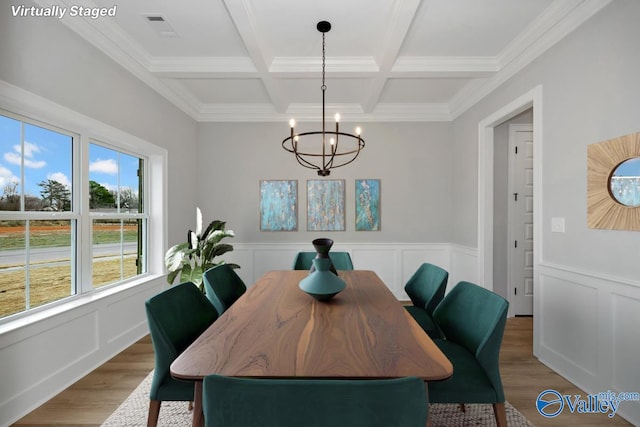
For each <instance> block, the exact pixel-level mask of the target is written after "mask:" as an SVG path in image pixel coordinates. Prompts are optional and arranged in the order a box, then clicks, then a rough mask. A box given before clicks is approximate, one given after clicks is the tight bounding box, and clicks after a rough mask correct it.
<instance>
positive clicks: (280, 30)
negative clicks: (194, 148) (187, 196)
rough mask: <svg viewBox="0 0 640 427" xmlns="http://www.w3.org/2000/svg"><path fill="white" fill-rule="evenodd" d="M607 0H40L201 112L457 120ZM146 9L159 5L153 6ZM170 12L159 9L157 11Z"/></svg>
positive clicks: (205, 116)
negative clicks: (327, 25) (106, 12)
mask: <svg viewBox="0 0 640 427" xmlns="http://www.w3.org/2000/svg"><path fill="white" fill-rule="evenodd" d="M609 1H610V0H322V1H312V0H181V1H176V0H129V1H118V2H115V1H114V0H93V3H92V2H90V1H81V2H78V1H75V2H71V0H64V1H62V2H61V1H58V0H56V1H53V0H37V3H38V4H39V5H40V6H50V5H53V4H57V5H61V4H62V5H65V3H68V4H67V5H68V6H71V5H74V4H75V5H77V4H82V5H85V6H91V7H113V5H114V4H115V5H117V12H116V16H115V17H113V18H99V19H90V18H78V17H75V18H74V17H65V18H63V19H62V21H63V22H64V23H65V24H66V25H68V26H69V27H70V28H72V29H73V30H74V31H76V32H78V33H79V34H80V35H81V36H82V37H84V38H85V39H87V40H88V41H89V42H91V43H92V44H94V45H95V46H96V47H98V48H99V49H101V50H102V51H103V52H105V53H106V54H107V55H109V56H110V57H111V58H113V59H114V60H115V61H117V62H118V63H120V64H121V65H122V66H123V67H125V68H126V69H127V70H129V71H130V72H132V73H133V74H134V75H136V76H137V77H138V78H140V79H141V80H142V81H144V82H145V83H146V84H148V85H149V86H151V87H152V88H153V89H155V90H156V91H158V92H159V93H160V94H162V95H163V96H164V97H166V98H167V99H168V100H169V101H171V102H173V103H174V104H175V105H177V106H178V107H179V108H181V109H182V110H184V111H185V112H186V113H187V114H189V115H190V116H192V117H193V118H194V119H196V120H198V121H273V120H279V121H288V119H289V118H290V117H295V118H296V119H297V120H299V121H304V120H310V121H317V120H319V118H320V117H319V116H320V111H321V99H322V98H321V97H322V92H321V89H320V86H321V54H322V35H321V33H320V32H318V31H317V30H316V24H317V22H318V21H321V20H327V21H329V22H331V24H332V29H331V31H330V32H328V33H327V34H326V56H327V61H326V62H327V64H326V84H327V90H326V104H327V114H328V115H331V116H332V115H333V113H334V112H336V111H339V112H340V113H341V115H342V117H343V118H344V120H347V121H348V120H357V121H370V120H377V121H385V120H386V121H433V120H452V119H453V118H455V117H457V116H458V115H459V114H461V113H462V112H464V111H465V110H466V109H468V108H469V107H470V106H472V105H473V104H474V103H476V102H477V101H478V100H479V99H481V98H482V97H483V96H485V95H486V94H487V93H489V92H490V91H491V90H493V89H495V88H496V87H497V86H498V85H499V84H501V83H502V82H503V81H505V80H506V79H507V78H509V77H510V76H512V75H513V74H514V73H515V72H517V71H518V70H520V69H521V68H522V67H524V66H526V65H527V64H529V63H530V62H531V61H533V60H534V59H535V58H536V57H537V56H539V55H540V54H541V53H543V52H544V51H545V50H546V49H548V48H549V47H550V46H552V45H553V44H554V43H556V42H557V41H558V40H560V39H561V38H562V37H564V36H565V35H567V34H568V33H569V32H571V31H573V30H574V29H575V28H576V27H577V26H579V25H580V24H582V23H583V22H584V21H585V20H586V19H588V18H589V17H590V16H592V15H593V14H594V13H596V12H597V11H598V10H600V9H601V8H602V7H603V6H604V5H606V4H607V3H608V2H609ZM149 17H152V19H151V20H150V19H149ZM160 19H162V20H160Z"/></svg>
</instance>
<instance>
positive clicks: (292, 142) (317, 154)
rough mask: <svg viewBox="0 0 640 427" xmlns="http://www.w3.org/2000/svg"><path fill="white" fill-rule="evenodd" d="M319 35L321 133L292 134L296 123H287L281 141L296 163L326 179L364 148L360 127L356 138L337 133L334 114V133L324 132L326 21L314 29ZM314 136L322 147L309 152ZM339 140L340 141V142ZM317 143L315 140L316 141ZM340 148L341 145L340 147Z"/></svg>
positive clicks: (338, 120)
mask: <svg viewBox="0 0 640 427" xmlns="http://www.w3.org/2000/svg"><path fill="white" fill-rule="evenodd" d="M317 28H318V31H320V32H321V33H322V86H321V87H320V88H321V89H322V130H321V131H314V132H299V133H296V131H295V125H296V122H295V120H293V119H291V120H290V121H289V126H290V128H291V135H289V136H288V137H286V138H285V139H284V140H283V141H282V148H284V149H285V150H287V151H288V152H290V153H293V154H295V156H296V160H297V161H298V163H300V165H302V166H304V167H305V168H309V169H316V170H317V171H318V175H320V176H328V175H329V174H330V173H331V169H332V168H338V167H340V166H344V165H348V164H349V163H351V162H353V161H354V160H355V159H356V157H358V154H360V150H362V149H363V148H364V139H362V137H361V136H360V133H361V130H360V127H356V129H355V134H351V133H347V132H341V131H340V114H338V113H336V115H335V119H336V130H335V131H332V130H327V129H326V127H325V106H324V100H325V97H324V95H325V91H326V90H327V86H326V85H325V82H324V75H325V44H324V36H325V33H327V32H329V30H330V29H331V24H330V23H329V22H327V21H320V22H318V25H317ZM313 135H321V138H320V143H321V145H319V146H318V145H316V146H315V148H312V146H310V145H309V144H307V141H310V140H312V139H314V138H308V137H310V136H313ZM340 137H342V138H340ZM316 141H317V139H316ZM341 144H342V145H341Z"/></svg>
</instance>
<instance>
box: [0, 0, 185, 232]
mask: <svg viewBox="0 0 640 427" xmlns="http://www.w3.org/2000/svg"><path fill="white" fill-rule="evenodd" d="M0 79H1V80H5V81H7V82H9V83H11V84H13V85H16V86H18V87H20V88H22V89H26V90H28V91H31V92H33V93H35V94H37V95H40V96H42V97H45V98H47V99H49V100H51V101H54V102H56V103H59V104H62V105H63V106H65V107H68V108H70V109H72V110H75V111H77V112H79V113H81V114H84V115H86V116H89V117H92V118H94V119H97V120H100V121H102V122H104V123H106V124H108V125H111V126H114V127H116V128H118V129H121V130H123V131H125V132H128V133H130V134H132V135H135V136H137V137H139V138H142V139H144V140H146V141H149V142H151V143H153V144H156V145H158V146H161V147H164V148H166V149H167V150H168V151H169V155H168V158H169V227H168V229H169V243H171V244H173V243H177V240H178V239H180V240H183V239H184V236H185V233H186V231H185V230H186V228H187V227H189V226H191V227H193V225H192V223H194V222H195V213H194V212H195V199H196V185H195V171H194V169H193V161H194V158H195V154H196V145H195V144H196V139H197V123H196V122H195V121H194V120H193V119H191V118H190V117H188V116H187V115H186V114H184V113H183V112H182V111H180V110H179V109H177V108H176V107H175V106H173V105H172V104H171V103H169V102H168V101H167V100H166V99H164V98H163V97H161V96H160V95H158V93H157V92H155V91H153V90H152V89H151V88H149V87H148V86H147V85H146V84H144V83H142V82H141V81H140V80H138V79H137V78H136V77H134V76H133V75H131V74H130V73H129V72H127V71H126V70H125V69H124V68H122V67H121V66H119V65H117V64H115V63H114V62H113V61H112V60H111V59H110V58H108V57H107V56H106V55H104V54H103V53H102V52H100V51H99V50H97V49H96V48H95V47H93V46H92V45H90V44H89V43H88V42H86V41H85V40H84V39H82V38H80V37H79V36H78V35H77V34H75V33H74V32H72V31H71V30H70V29H69V28H67V27H66V26H65V25H63V24H62V23H61V22H60V21H59V20H58V19H56V18H51V19H48V18H30V17H17V18H14V17H13V16H12V15H11V13H10V10H9V6H8V5H2V9H1V10H0ZM72 130H73V129H72Z"/></svg>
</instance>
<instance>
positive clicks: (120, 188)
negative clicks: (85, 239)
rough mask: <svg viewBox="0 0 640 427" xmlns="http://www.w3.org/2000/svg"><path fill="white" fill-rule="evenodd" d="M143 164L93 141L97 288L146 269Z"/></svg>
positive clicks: (91, 194) (91, 202)
mask: <svg viewBox="0 0 640 427" xmlns="http://www.w3.org/2000/svg"><path fill="white" fill-rule="evenodd" d="M143 165H144V162H143V160H142V159H141V158H138V157H135V156H132V155H129V154H125V153H122V152H120V151H116V150H113V149H111V148H107V147H104V146H102V145H99V144H97V143H91V144H89V208H90V210H91V235H92V242H93V244H92V253H93V262H92V280H91V283H92V284H93V287H99V286H103V285H107V284H110V283H114V282H119V281H121V280H124V279H128V278H131V277H134V276H136V275H138V274H140V273H142V272H143V267H144V262H142V245H141V242H142V241H143V239H142V237H143V236H144V230H145V229H146V226H145V221H146V220H145V217H144V215H143V214H144V212H143V208H142V207H143V205H142V203H140V195H141V194H142V193H143V191H142V188H143V186H142V183H143V182H142V179H141V177H142V171H143Z"/></svg>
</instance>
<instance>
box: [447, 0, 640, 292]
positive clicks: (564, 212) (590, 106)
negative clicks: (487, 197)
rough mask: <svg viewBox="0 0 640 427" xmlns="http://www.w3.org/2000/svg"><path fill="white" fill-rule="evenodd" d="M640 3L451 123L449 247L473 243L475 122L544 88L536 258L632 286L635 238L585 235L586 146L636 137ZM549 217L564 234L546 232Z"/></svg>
mask: <svg viewBox="0 0 640 427" xmlns="http://www.w3.org/2000/svg"><path fill="white" fill-rule="evenodd" d="M638 16H640V2H636V1H631V0H620V1H615V2H612V3H611V4H610V5H609V6H607V7H606V8H605V9H604V10H602V11H601V12H599V13H598V14H597V15H595V16H594V17H592V18H591V19H590V20H589V21H587V22H586V23H585V24H583V25H582V26H581V27H580V28H578V29H577V30H575V31H574V32H573V33H571V34H569V35H568V36H567V37H566V38H564V39H563V40H562V41H560V42H559V43H557V44H556V45H555V46H554V47H552V48H551V49H550V50H548V51H547V52H546V53H545V54H543V55H542V56H541V57H539V58H538V59H537V60H535V61H534V62H533V63H532V64H530V65H529V66H528V67H527V68H526V69H524V70H523V71H522V72H520V73H519V74H517V75H516V76H514V77H513V78H511V79H510V80H509V81H507V82H506V83H505V84H504V85H502V86H501V87H500V88H498V89H497V90H496V91H494V92H493V93H491V94H490V95H489V96H487V97H486V98H485V99H483V100H482V101H481V102H479V103H478V104H476V105H475V106H474V107H473V108H471V109H470V110H468V111H467V112H466V113H465V114H463V115H461V116H460V117H459V118H457V119H456V120H455V121H454V122H453V137H454V140H453V144H454V147H455V151H456V152H465V153H467V154H468V155H465V156H461V157H460V158H459V161H457V162H455V163H454V166H453V167H454V170H453V172H454V187H453V191H452V194H453V197H454V201H453V204H454V205H453V215H454V224H455V227H454V229H453V235H452V241H453V242H454V243H458V244H462V245H469V246H476V245H477V209H478V208H477V197H478V193H477V190H478V185H477V174H478V161H477V153H478V129H477V126H478V123H479V122H480V121H481V120H483V119H484V118H486V117H488V116H489V115H491V114H492V113H494V112H495V111H497V110H499V109H500V108H501V107H502V106H504V105H506V104H508V103H509V102H511V101H512V100H514V99H516V98H517V97H518V96H520V95H522V94H523V93H526V92H527V91H529V90H531V89H532V88H534V87H536V86H537V85H542V86H543V101H542V107H543V113H542V114H543V117H542V124H543V136H542V165H543V166H542V167H543V171H542V183H541V185H542V198H543V200H542V203H543V206H544V207H543V212H542V227H543V234H542V237H543V242H538V243H541V244H542V259H543V260H544V261H547V262H552V263H557V264H560V265H567V266H572V267H574V268H578V269H581V270H584V271H591V272H599V273H601V274H611V275H613V276H617V277H622V278H629V279H634V280H636V279H637V278H638V276H639V274H640V270H639V267H638V262H637V260H638V255H639V249H640V243H639V242H640V240H639V238H638V233H636V232H625V231H606V230H590V229H587V225H586V224H587V220H586V213H587V207H586V188H587V184H586V178H587V163H586V151H587V145H589V144H592V143H596V142H600V141H602V140H606V139H609V138H613V137H616V136H620V135H625V134H628V133H632V132H637V131H639V130H640V124H639V122H638V99H639V96H640V80H639V79H638V77H637V76H638V74H637V70H638V69H639V67H640V50H639V49H638V46H637V41H638V40H640V27H639V26H638V25H637V22H636V18H637V17H638ZM551 217H564V218H565V219H566V233H553V234H552V233H551V224H550V221H551Z"/></svg>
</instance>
